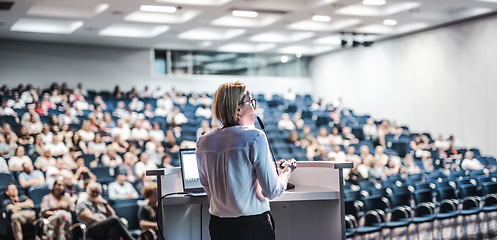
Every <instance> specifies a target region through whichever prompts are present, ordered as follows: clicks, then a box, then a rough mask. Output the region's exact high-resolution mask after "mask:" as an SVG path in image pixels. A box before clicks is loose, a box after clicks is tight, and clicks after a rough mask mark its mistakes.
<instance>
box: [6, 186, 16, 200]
mask: <svg viewBox="0 0 497 240" xmlns="http://www.w3.org/2000/svg"><path fill="white" fill-rule="evenodd" d="M5 194H6V195H7V196H9V197H11V198H15V197H17V195H18V191H17V186H16V185H15V184H14V183H9V185H7V190H5Z"/></svg>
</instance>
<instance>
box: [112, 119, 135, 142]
mask: <svg viewBox="0 0 497 240" xmlns="http://www.w3.org/2000/svg"><path fill="white" fill-rule="evenodd" d="M110 135H111V136H112V137H114V138H115V137H116V136H117V135H119V136H120V138H121V139H122V140H128V139H129V138H130V136H131V130H129V127H127V126H125V123H124V120H123V119H119V120H117V127H115V128H113V129H112V131H111V134H110Z"/></svg>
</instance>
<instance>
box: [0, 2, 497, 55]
mask: <svg viewBox="0 0 497 240" xmlns="http://www.w3.org/2000/svg"><path fill="white" fill-rule="evenodd" d="M366 1H378V0H366ZM379 1H382V0H379ZM384 1H386V3H385V4H384V5H381V6H373V5H365V4H364V3H363V0H140V1H131V0H10V1H9V0H0V7H2V6H3V7H5V6H7V7H6V8H9V7H8V6H9V5H10V4H9V3H8V2H13V5H12V7H11V8H10V9H9V10H1V9H0V38H3V39H19V40H29V41H43V42H56V43H73V44H85V45H104V46H120V47H134V48H136V47H137V48H165V49H182V50H209V51H210V50H212V51H227V52H258V53H284V54H304V55H316V54H320V53H323V52H328V51H331V50H334V49H336V48H340V43H341V41H340V40H341V36H340V34H339V33H340V32H356V33H361V34H358V35H356V37H357V38H360V39H359V40H361V41H366V40H367V41H369V40H374V39H381V38H386V37H392V36H395V35H399V34H405V33H409V32H413V31H418V30H422V29H425V28H429V27H432V26H435V25H439V24H444V23H449V22H453V21H457V20H461V19H465V18H470V17H475V16H478V15H482V14H487V13H490V12H494V11H496V10H497V0H412V1H411V0H384ZM142 5H153V6H169V7H176V8H177V10H176V11H175V12H174V13H164V12H162V13H160V12H149V11H142V10H140V9H141V7H142ZM143 10H147V9H146V8H143ZM169 10H170V9H169V8H163V9H161V11H169ZM234 10H245V11H247V10H248V11H256V12H257V17H239V16H234V13H233V11H234ZM242 13H243V12H242ZM245 13H246V12H245ZM248 14H253V13H250V12H249V13H248ZM315 15H322V16H320V17H315V20H329V21H327V22H322V21H321V22H320V21H314V20H313V16H315ZM385 20H387V21H385ZM394 23H396V25H386V24H394ZM362 33H365V34H373V35H370V36H364V35H363V34H362ZM346 38H352V36H346Z"/></svg>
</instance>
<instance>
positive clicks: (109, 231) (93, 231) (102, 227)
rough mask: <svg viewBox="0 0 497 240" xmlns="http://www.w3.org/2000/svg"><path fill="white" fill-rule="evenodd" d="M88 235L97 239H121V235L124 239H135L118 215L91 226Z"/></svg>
mask: <svg viewBox="0 0 497 240" xmlns="http://www.w3.org/2000/svg"><path fill="white" fill-rule="evenodd" d="M86 235H88V237H90V238H92V239H97V240H98V239H102V240H108V239H111V240H119V239H120V238H121V237H122V238H123V240H134V238H133V237H132V236H131V235H130V234H129V232H128V230H127V229H126V227H124V225H123V224H122V223H121V221H120V220H119V219H118V218H116V217H110V218H107V219H106V220H104V221H101V222H99V223H97V224H95V225H93V226H91V227H89V228H88V231H87V233H86Z"/></svg>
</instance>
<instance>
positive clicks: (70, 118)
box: [59, 108, 79, 124]
mask: <svg viewBox="0 0 497 240" xmlns="http://www.w3.org/2000/svg"><path fill="white" fill-rule="evenodd" d="M59 123H60V124H77V123H79V119H78V118H77V117H76V115H74V114H73V113H72V112H71V109H70V108H66V110H65V111H64V114H60V115H59Z"/></svg>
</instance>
